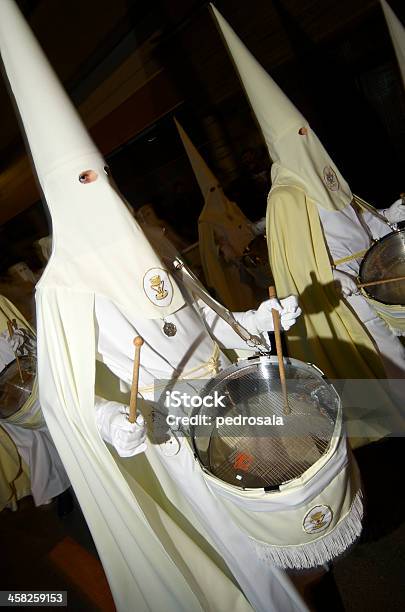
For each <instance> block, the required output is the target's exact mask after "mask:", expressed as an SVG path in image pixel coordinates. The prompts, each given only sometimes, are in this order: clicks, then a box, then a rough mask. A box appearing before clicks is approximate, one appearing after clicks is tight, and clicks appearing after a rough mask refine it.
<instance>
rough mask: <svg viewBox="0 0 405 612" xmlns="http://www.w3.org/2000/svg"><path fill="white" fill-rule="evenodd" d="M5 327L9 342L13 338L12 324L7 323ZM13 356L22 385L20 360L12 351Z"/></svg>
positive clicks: (15, 352)
mask: <svg viewBox="0 0 405 612" xmlns="http://www.w3.org/2000/svg"><path fill="white" fill-rule="evenodd" d="M7 327H8V333H9V336H10V340H11V338H12V337H13V336H14V328H13V324H12V322H11V321H7ZM14 355H15V360H16V362H17V368H18V373H19V375H20V379H21V382H22V383H23V382H24V378H23V375H22V371H21V365H20V359H19V357H18V355H17V351H14Z"/></svg>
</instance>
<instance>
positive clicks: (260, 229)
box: [250, 217, 266, 236]
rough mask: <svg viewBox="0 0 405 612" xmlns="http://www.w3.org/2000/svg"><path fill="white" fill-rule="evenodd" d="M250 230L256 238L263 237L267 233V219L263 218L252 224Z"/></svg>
mask: <svg viewBox="0 0 405 612" xmlns="http://www.w3.org/2000/svg"><path fill="white" fill-rule="evenodd" d="M250 229H251V230H252V232H253V233H254V235H255V236H263V234H265V233H266V217H263V218H262V219H260V220H259V221H256V222H255V223H251V224H250Z"/></svg>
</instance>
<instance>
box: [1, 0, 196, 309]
mask: <svg viewBox="0 0 405 612" xmlns="http://www.w3.org/2000/svg"><path fill="white" fill-rule="evenodd" d="M0 52H1V57H2V60H3V64H4V67H5V71H6V75H7V78H8V81H9V83H10V87H11V91H12V93H13V96H14V98H15V102H16V105H17V108H18V112H19V115H20V117H21V120H22V126H23V128H24V132H25V135H26V139H27V142H28V145H29V148H30V152H31V155H32V159H33V162H34V165H35V170H36V173H37V177H38V180H39V183H40V186H41V189H42V191H43V194H44V197H45V199H46V202H47V205H48V207H49V211H50V214H51V218H52V230H53V248H52V256H51V258H50V260H49V264H48V266H47V268H46V271H45V273H44V275H43V277H42V279H41V281H40V285H41V286H44V285H47V286H49V285H52V286H59V287H66V288H72V289H75V290H81V291H82V290H83V291H88V292H92V293H95V294H99V295H100V294H101V295H105V296H107V297H108V298H110V299H112V300H113V301H114V302H115V303H116V304H117V305H120V306H121V307H122V308H123V310H124V311H125V312H131V310H133V308H134V305H135V304H136V309H137V311H138V312H139V311H141V312H142V314H143V316H145V317H147V318H160V317H163V316H165V315H167V314H169V313H171V312H175V311H176V310H178V309H179V308H180V307H181V306H182V305H183V303H184V301H183V297H182V295H181V293H180V291H179V289H178V288H177V286H176V284H175V283H174V281H173V279H172V278H170V277H169V275H168V274H167V272H166V271H164V270H162V268H163V266H162V263H161V261H160V259H159V258H158V257H157V255H156V254H155V252H154V251H153V249H152V247H151V246H150V244H149V242H148V241H147V239H146V237H145V236H144V234H143V232H142V230H141V229H140V227H139V225H138V224H137V222H136V221H135V220H134V219H133V217H132V216H131V215H130V213H129V212H128V210H127V208H126V206H125V204H124V202H123V198H122V196H121V195H120V194H119V193H118V192H117V190H116V189H115V188H114V185H113V183H112V181H110V179H109V177H108V176H107V174H108V168H107V166H106V163H105V161H104V159H103V157H102V156H101V154H100V152H99V151H98V149H97V147H96V146H95V144H94V143H93V141H92V139H91V137H90V136H89V134H88V133H87V130H86V128H85V127H84V125H83V123H82V121H81V119H80V118H79V116H78V114H77V112H76V110H75V109H74V107H73V105H72V103H71V102H70V100H69V98H68V96H67V95H66V93H65V91H64V90H63V88H62V86H61V84H60V83H59V81H58V78H57V77H56V75H55V73H54V72H53V70H52V68H51V66H50V65H49V63H48V61H47V59H46V57H45V55H44V53H43V52H42V50H41V48H40V46H39V45H38V43H37V41H36V39H35V37H34V35H33V33H32V32H31V30H30V28H29V27H28V25H27V23H26V22H25V20H24V18H23V16H22V15H21V13H20V11H19V9H18V7H17V6H16V4H15V3H14V2H13V1H12V0H1V2H0ZM80 179H81V180H80ZM157 276H160V277H161V281H163V283H164V287H163V290H161V291H160V292H159V291H156V284H155V289H154V288H153V287H152V282H151V279H152V278H154V277H155V278H154V282H155V281H156V277H157ZM161 289H162V286H161ZM162 296H164V297H162Z"/></svg>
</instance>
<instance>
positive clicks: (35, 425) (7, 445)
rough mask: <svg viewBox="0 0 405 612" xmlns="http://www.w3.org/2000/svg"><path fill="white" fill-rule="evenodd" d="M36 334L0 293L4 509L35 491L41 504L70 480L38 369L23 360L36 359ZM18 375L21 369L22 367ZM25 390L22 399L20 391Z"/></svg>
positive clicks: (0, 491) (0, 489) (0, 485)
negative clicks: (45, 409)
mask: <svg viewBox="0 0 405 612" xmlns="http://www.w3.org/2000/svg"><path fill="white" fill-rule="evenodd" d="M35 351H36V346H35V334H34V333H33V330H32V328H31V327H30V325H29V324H28V323H27V321H26V320H25V319H24V317H23V316H22V315H21V313H20V312H19V311H18V310H17V309H16V308H15V306H13V304H11V302H9V301H8V300H7V299H6V298H5V297H4V296H0V393H1V398H2V401H1V405H0V481H1V482H0V510H2V509H3V508H4V507H5V506H8V507H10V508H12V509H16V505H17V501H18V500H19V499H21V498H22V497H25V496H26V495H32V496H33V499H34V503H35V505H36V506H41V505H44V504H47V503H48V502H49V501H51V500H52V498H54V497H57V496H58V495H60V494H61V493H63V492H64V491H65V490H67V489H68V488H69V486H70V483H69V479H68V477H67V474H66V472H65V470H64V468H63V465H62V463H61V460H60V458H59V455H58V453H57V451H56V448H55V446H54V444H53V441H52V439H51V436H50V434H49V431H48V428H47V427H46V425H45V422H44V420H43V416H42V411H41V408H40V405H39V401H38V390H37V385H36V381H35V380H34V378H35V371H32V370H31V367H30V368H29V369H30V372H27V371H26V370H25V369H24V367H23V366H22V365H21V363H20V362H21V358H25V359H24V361H27V360H30V359H31V360H33V362H34V369H35ZM16 357H18V359H19V365H20V367H21V369H22V379H23V381H21V380H20V378H19V377H18V378H17V379H16V383H15V387H14V391H15V392H14V393H12V394H10V393H7V391H9V390H10V386H11V385H12V381H8V384H7V385H5V383H4V384H3V382H2V373H5V372H6V368H7V367H12V366H13V364H15V363H16ZM16 375H17V376H18V369H16ZM19 394H22V395H23V400H22V405H21V403H20V404H19V403H18V395H19Z"/></svg>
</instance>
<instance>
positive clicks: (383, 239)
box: [358, 228, 405, 308]
mask: <svg viewBox="0 0 405 612" xmlns="http://www.w3.org/2000/svg"><path fill="white" fill-rule="evenodd" d="M402 233H403V234H404V236H405V228H401V229H399V230H394V231H392V232H390V233H389V234H386V235H385V236H383V237H382V238H379V239H378V240H376V241H375V242H374V243H373V244H372V245H371V246H370V247H369V248H368V249H367V252H366V253H365V254H364V257H363V259H362V260H361V263H360V267H359V276H358V278H359V280H360V282H361V283H362V282H365V281H363V279H362V272H363V268H364V262H365V260H366V257H367V255H369V254H370V253H371V252H372V251H373V249H374V248H377V246H379V245H380V244H381V243H382V242H384V241H385V240H387V239H389V238H391V237H392V236H395V235H397V234H402ZM362 291H363V292H364V293H365V294H366V296H367V297H369V298H370V299H372V300H374V301H375V302H379V303H380V304H384V306H399V307H400V308H405V305H404V304H392V302H385V301H384V300H379V299H377V298H376V297H374V296H373V295H372V294H371V293H369V292H368V291H367V287H363V288H362Z"/></svg>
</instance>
